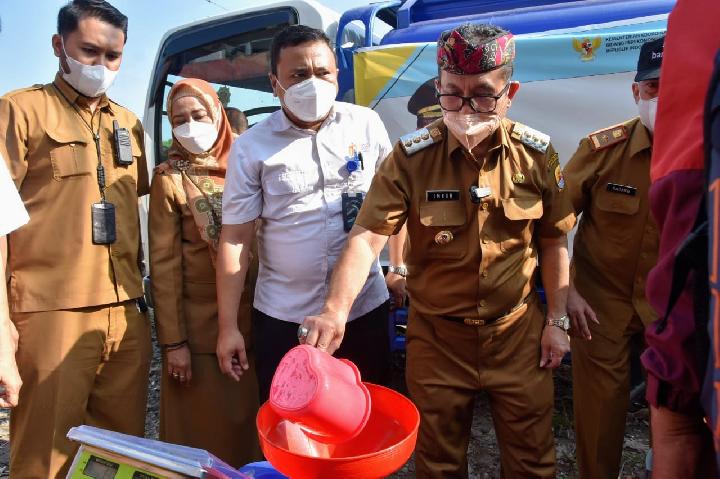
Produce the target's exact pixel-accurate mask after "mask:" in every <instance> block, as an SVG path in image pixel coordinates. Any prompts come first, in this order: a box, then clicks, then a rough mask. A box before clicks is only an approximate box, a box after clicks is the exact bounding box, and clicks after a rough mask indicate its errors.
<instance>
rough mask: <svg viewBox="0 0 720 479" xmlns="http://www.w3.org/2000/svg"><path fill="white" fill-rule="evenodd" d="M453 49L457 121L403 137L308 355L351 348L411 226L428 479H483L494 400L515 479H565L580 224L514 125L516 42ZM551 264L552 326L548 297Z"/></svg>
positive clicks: (414, 377) (414, 362) (549, 168)
mask: <svg viewBox="0 0 720 479" xmlns="http://www.w3.org/2000/svg"><path fill="white" fill-rule="evenodd" d="M448 39H453V42H449V41H448ZM438 43H439V45H438V65H439V67H440V70H441V71H440V76H439V80H438V83H437V84H436V88H437V90H438V92H439V102H440V105H441V106H442V108H443V111H444V112H443V119H442V120H438V121H436V122H434V123H431V124H430V125H429V126H428V127H427V128H424V129H421V130H418V131H417V132H415V133H413V134H411V135H408V136H405V137H403V138H401V141H400V142H399V143H398V144H397V145H396V146H395V148H394V150H393V152H392V154H391V155H390V156H389V157H388V158H387V159H386V160H385V162H384V163H383V164H382V166H381V167H380V169H379V171H378V173H377V174H376V177H375V179H374V180H373V184H372V186H371V188H370V191H369V192H368V196H367V198H366V200H365V203H364V204H363V207H362V209H361V211H360V214H359V215H358V218H357V221H356V223H355V226H354V228H353V231H352V232H351V234H350V238H349V240H348V246H347V248H346V251H345V252H344V253H343V255H342V257H341V258H340V260H339V261H338V264H339V266H338V269H337V270H336V272H335V274H334V275H333V279H332V283H331V286H330V293H329V295H328V298H327V300H326V303H325V308H324V311H323V313H322V314H321V315H319V316H315V317H308V318H306V319H305V322H304V323H303V326H304V327H305V328H308V329H309V334H308V337H307V340H306V343H308V344H311V345H317V346H318V347H319V348H320V349H325V350H328V351H330V352H333V351H334V350H335V349H336V348H337V345H338V344H339V343H340V341H341V340H342V336H343V332H344V329H343V328H344V319H345V317H346V315H347V311H348V310H349V309H350V305H351V304H352V301H353V298H354V296H355V294H356V293H357V292H358V291H359V290H360V287H361V285H362V278H363V277H364V276H365V275H366V274H367V271H368V268H369V265H370V263H371V261H372V259H373V257H374V256H375V255H377V254H378V253H379V251H380V249H381V248H382V246H383V245H384V244H385V242H386V240H387V237H388V235H391V234H393V233H394V232H397V231H398V230H399V229H400V228H401V227H402V226H403V224H405V225H407V230H408V249H407V250H406V261H407V269H408V277H407V286H408V291H409V294H410V296H411V298H412V301H411V305H410V308H411V309H410V319H409V323H408V333H407V340H408V343H407V382H408V388H409V390H410V394H411V397H412V400H413V401H414V402H415V404H416V405H417V406H418V408H419V409H420V413H421V418H422V419H421V424H420V433H419V437H418V444H417V449H416V465H417V477H422V478H433V479H435V478H441V477H447V478H463V477H467V476H468V470H467V447H468V442H469V440H470V426H471V423H472V413H473V405H474V401H475V395H476V393H477V392H478V391H479V390H486V391H487V392H488V393H489V395H490V403H491V407H492V413H493V418H494V421H495V429H496V432H497V436H498V443H499V445H500V451H501V455H502V459H501V465H502V477H504V478H552V477H555V453H554V447H553V434H552V409H553V383H552V373H551V370H550V368H554V367H556V366H558V365H559V363H560V360H561V359H562V356H563V355H564V354H565V352H566V351H568V350H569V344H568V337H567V333H566V328H567V327H568V324H569V323H568V321H567V316H566V314H565V301H566V299H565V292H566V289H567V282H568V274H569V273H568V267H569V266H568V258H567V240H566V236H565V234H566V233H567V232H568V231H569V230H570V229H571V228H572V226H573V225H574V219H575V217H574V215H573V212H572V208H571V206H570V205H569V203H568V202H567V201H566V200H565V198H564V194H563V192H562V190H563V187H564V182H563V179H562V175H561V172H560V166H559V161H558V155H557V153H555V151H554V150H553V148H552V146H551V145H550V142H549V137H548V136H547V135H544V134H542V133H540V132H538V131H535V130H532V129H530V128H528V127H527V126H524V125H521V124H519V123H515V122H512V121H510V120H507V119H505V114H506V112H507V110H508V108H509V106H510V101H511V99H512V97H513V96H514V94H515V93H516V91H517V89H518V88H519V84H518V83H515V82H511V81H510V76H511V74H512V60H513V57H514V42H513V39H512V35H511V34H509V33H508V32H506V31H504V30H502V29H500V28H498V27H494V26H490V25H470V24H467V25H462V26H460V27H458V28H456V29H454V30H451V31H447V32H444V33H443V34H442V36H441V38H440V40H439V42H438ZM538 253H541V255H540V257H541V263H542V272H543V273H542V274H543V282H544V284H545V288H546V291H547V296H548V314H547V317H544V314H543V312H542V311H541V309H540V304H539V301H538V298H537V295H536V294H535V291H534V288H533V284H534V280H535V272H536V270H537V265H538ZM547 323H549V324H551V325H549V326H545V325H546V324H547Z"/></svg>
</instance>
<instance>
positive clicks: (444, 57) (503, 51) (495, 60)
mask: <svg viewBox="0 0 720 479" xmlns="http://www.w3.org/2000/svg"><path fill="white" fill-rule="evenodd" d="M514 58H515V40H514V39H513V36H512V34H511V33H506V34H505V35H502V36H499V37H496V38H492V39H490V40H487V41H485V42H483V43H481V44H479V45H471V44H470V43H468V42H467V41H466V40H465V38H464V37H463V36H462V34H460V32H459V31H457V30H451V31H447V32H444V33H443V34H442V35H440V39H439V40H438V49H437V63H438V65H439V66H440V69H442V70H445V71H446V72H450V73H454V74H456V75H477V74H478V73H484V72H488V71H490V70H494V69H496V68H498V67H501V66H503V65H507V64H508V63H512V61H513V59H514Z"/></svg>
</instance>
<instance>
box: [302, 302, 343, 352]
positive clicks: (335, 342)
mask: <svg viewBox="0 0 720 479" xmlns="http://www.w3.org/2000/svg"><path fill="white" fill-rule="evenodd" d="M346 321H347V318H343V317H342V315H339V314H335V313H332V312H330V311H323V312H322V313H320V314H319V315H318V316H307V317H306V318H305V321H303V323H302V325H301V327H303V326H304V327H305V328H307V332H308V334H307V336H306V337H305V339H304V340H303V337H302V336H299V338H298V339H299V340H300V343H301V344H307V345H310V346H315V347H317V348H318V349H319V350H320V351H326V352H328V353H330V354H333V353H334V352H335V351H337V350H338V348H339V347H340V343H342V340H343V337H344V336H345V323H346Z"/></svg>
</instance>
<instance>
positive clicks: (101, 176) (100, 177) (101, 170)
mask: <svg viewBox="0 0 720 479" xmlns="http://www.w3.org/2000/svg"><path fill="white" fill-rule="evenodd" d="M52 85H53V87H55V89H56V90H57V92H58V93H60V96H62V97H63V98H64V99H65V101H66V102H67V104H68V105H70V107H71V108H72V109H73V110H75V113H77V116H78V117H79V118H80V120H82V122H83V124H84V125H85V126H86V127H87V129H88V130H90V133H91V134H92V137H93V140H94V141H95V152H96V153H97V160H98V165H97V182H98V187H99V188H100V199H101V202H102V203H105V167H104V166H103V164H102V155H101V153H100V128H102V108H99V110H100V112H99V113H98V129H97V133H96V132H95V130H93V127H92V124H91V123H88V122H87V120H85V118H83V116H82V114H81V113H80V110H78V108H77V106H76V105H75V104H74V103H72V102H71V101H70V100H69V99H68V97H66V96H65V94H64V93H63V92H62V90H60V88H58V86H57V85H56V84H55V83H53V84H52ZM93 118H95V115H94V114H93V116H92V117H91V118H90V122H92V121H93Z"/></svg>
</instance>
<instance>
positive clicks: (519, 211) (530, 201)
mask: <svg viewBox="0 0 720 479" xmlns="http://www.w3.org/2000/svg"><path fill="white" fill-rule="evenodd" d="M501 202H502V207H503V214H504V218H503V220H504V221H503V222H504V226H505V227H504V231H503V233H502V237H501V238H500V249H501V250H502V251H503V252H505V253H508V252H511V251H514V250H517V249H519V248H525V247H527V246H528V245H529V244H530V242H531V241H532V233H533V221H535V220H539V219H540V218H542V215H543V204H542V198H540V196H528V197H522V198H504V199H502V200H501Z"/></svg>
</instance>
